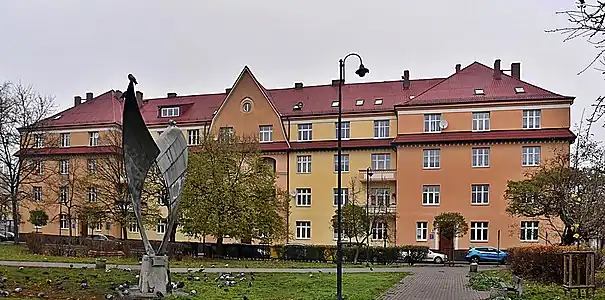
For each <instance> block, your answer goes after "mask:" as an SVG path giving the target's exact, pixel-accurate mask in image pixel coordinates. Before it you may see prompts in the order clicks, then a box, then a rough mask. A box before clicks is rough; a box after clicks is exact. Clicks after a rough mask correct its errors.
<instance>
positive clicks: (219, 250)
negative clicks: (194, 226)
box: [216, 236, 224, 257]
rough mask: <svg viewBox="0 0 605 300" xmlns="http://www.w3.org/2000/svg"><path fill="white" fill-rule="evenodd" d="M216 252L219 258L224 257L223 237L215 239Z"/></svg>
mask: <svg viewBox="0 0 605 300" xmlns="http://www.w3.org/2000/svg"><path fill="white" fill-rule="evenodd" d="M216 252H217V253H218V255H220V256H221V257H222V256H224V253H223V237H222V236H220V237H219V238H217V239H216Z"/></svg>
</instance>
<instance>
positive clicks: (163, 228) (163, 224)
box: [155, 218, 166, 234]
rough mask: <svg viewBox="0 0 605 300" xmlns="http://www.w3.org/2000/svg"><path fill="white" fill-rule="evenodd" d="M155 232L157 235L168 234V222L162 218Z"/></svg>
mask: <svg viewBox="0 0 605 300" xmlns="http://www.w3.org/2000/svg"><path fill="white" fill-rule="evenodd" d="M155 232H156V233H157V234H166V220H164V219H162V218H160V219H158V223H157V224H156V227H155Z"/></svg>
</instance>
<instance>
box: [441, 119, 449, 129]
mask: <svg viewBox="0 0 605 300" xmlns="http://www.w3.org/2000/svg"><path fill="white" fill-rule="evenodd" d="M447 125H448V123H447V121H446V120H441V122H439V128H441V129H446V128H447Z"/></svg>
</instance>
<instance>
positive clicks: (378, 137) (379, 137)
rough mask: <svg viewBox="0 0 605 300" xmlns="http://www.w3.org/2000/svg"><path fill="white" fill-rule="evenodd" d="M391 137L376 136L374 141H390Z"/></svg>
mask: <svg viewBox="0 0 605 300" xmlns="http://www.w3.org/2000/svg"><path fill="white" fill-rule="evenodd" d="M390 138H391V137H390V136H375V137H374V139H375V140H384V139H390Z"/></svg>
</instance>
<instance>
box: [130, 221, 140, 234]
mask: <svg viewBox="0 0 605 300" xmlns="http://www.w3.org/2000/svg"><path fill="white" fill-rule="evenodd" d="M128 232H130V233H138V232H139V224H138V223H137V221H130V222H129V223H128Z"/></svg>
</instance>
